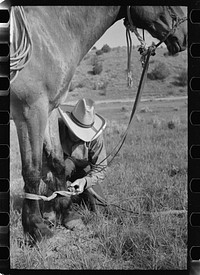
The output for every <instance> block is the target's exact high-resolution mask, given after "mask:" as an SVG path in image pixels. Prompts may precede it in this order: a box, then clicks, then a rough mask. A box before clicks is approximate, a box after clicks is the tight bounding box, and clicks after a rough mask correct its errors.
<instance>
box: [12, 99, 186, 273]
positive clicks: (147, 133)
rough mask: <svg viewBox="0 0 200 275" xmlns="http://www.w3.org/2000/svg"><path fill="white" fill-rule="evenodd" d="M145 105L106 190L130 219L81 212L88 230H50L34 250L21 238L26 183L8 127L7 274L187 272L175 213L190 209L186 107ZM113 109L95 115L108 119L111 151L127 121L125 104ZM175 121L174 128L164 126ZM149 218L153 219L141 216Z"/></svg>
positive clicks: (181, 222) (182, 224) (180, 218)
mask: <svg viewBox="0 0 200 275" xmlns="http://www.w3.org/2000/svg"><path fill="white" fill-rule="evenodd" d="M148 106H149V109H148V108H147V107H146V108H145V107H144V106H142V105H141V110H145V111H142V112H139V114H138V116H140V120H138V119H135V121H134V123H133V125H132V127H131V131H130V133H129V134H128V136H127V140H126V142H125V144H124V146H123V147H122V150H121V151H120V152H119V154H118V156H116V158H115V160H114V162H113V163H112V165H111V166H110V168H109V170H108V173H107V176H106V179H105V182H104V184H103V187H104V193H105V195H106V197H107V200H108V201H109V202H110V203H115V204H117V205H119V206H121V207H123V208H125V209H129V210H131V211H133V212H134V213H135V214H133V213H129V212H126V211H122V210H121V209H119V208H117V207H114V206H112V213H113V214H112V216H111V217H110V218H109V219H108V218H106V217H104V216H103V215H102V214H101V213H99V214H98V215H92V214H91V213H90V212H88V211H87V210H82V213H83V218H84V221H85V223H86V229H85V230H83V231H69V230H67V229H65V228H63V227H57V228H53V230H54V233H55V235H54V237H53V238H52V239H50V240H44V241H43V242H41V243H40V244H37V245H36V246H35V247H33V248H30V247H29V246H28V245H27V244H26V243H25V241H24V238H23V233H22V226H21V208H20V207H21V201H22V199H21V198H20V195H21V194H22V193H23V192H22V187H23V181H22V179H21V175H20V161H19V152H18V148H17V147H16V137H15V129H14V128H13V125H12V124H11V190H10V193H11V209H10V210H11V213H10V223H11V226H10V237H11V241H10V247H11V257H10V258H11V268H14V269H81V270H82V269H105V270H106V269H145V270H151V269H155V270H158V269H169V270H172V269H176V270H178V269H186V268H187V265H186V264H187V216H186V214H185V213H181V212H180V213H178V214H177V213H172V211H173V210H187V179H186V177H187V127H186V125H187V124H186V105H185V103H184V102H183V101H180V102H177V103H175V102H173V103H163V102H162V103H148ZM112 107H113V106H112V104H111V105H108V104H106V105H103V106H101V107H100V106H99V112H100V113H102V114H104V116H105V117H106V118H107V119H108V126H107V128H106V131H105V141H106V146H107V151H108V152H109V151H110V150H111V149H112V148H113V147H114V145H115V144H116V142H117V141H118V140H119V139H120V137H121V136H122V133H123V131H124V130H125V128H126V124H127V118H128V116H129V114H130V105H127V106H126V107H124V108H122V106H121V105H120V107H119V108H117V107H116V106H115V108H112ZM118 118H119V119H118ZM155 118H156V119H155ZM158 121H159V122H158ZM172 122H173V125H174V126H173V127H169V123H171V124H172ZM154 125H156V127H155V126H154ZM162 211H166V214H163V213H162ZM147 212H148V213H152V212H153V213H154V214H148V215H147V214H144V213H147ZM155 212H157V214H156V213H155Z"/></svg>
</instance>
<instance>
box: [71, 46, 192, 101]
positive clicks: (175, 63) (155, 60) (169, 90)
mask: <svg viewBox="0 0 200 275" xmlns="http://www.w3.org/2000/svg"><path fill="white" fill-rule="evenodd" d="M96 51H97V50H96V49H93V50H91V51H90V52H89V53H88V54H87V55H86V56H85V57H84V59H83V60H82V62H81V63H80V65H79V66H78V68H77V70H76V73H75V76H74V78H73V80H72V84H71V88H70V93H69V95H68V100H69V101H74V100H77V99H79V98H81V97H91V98H92V99H93V100H105V99H124V98H132V97H134V95H135V92H136V91H137V87H138V83H139V79H140V76H141V72H142V66H141V62H140V54H139V52H138V50H137V48H136V47H135V48H134V49H133V50H132V60H131V66H132V73H133V87H132V88H131V89H130V88H128V87H127V81H126V68H127V49H126V47H117V48H112V49H111V51H110V52H106V53H103V54H101V55H97V54H96ZM166 53H167V49H166V48H164V47H163V48H162V47H161V48H158V49H157V50H156V55H155V56H152V57H151V58H150V65H149V70H148V73H150V74H151V72H152V71H153V70H154V69H155V68H156V67H157V66H158V65H159V63H161V67H162V66H165V68H164V70H167V71H168V72H167V75H168V76H167V77H166V78H164V79H163V80H151V79H149V78H148V79H147V82H146V85H145V88H144V92H143V97H145V98H147V97H166V96H183V95H186V94H187V85H184V84H183V85H181V83H178V80H177V77H178V76H179V75H180V74H181V73H182V72H184V71H185V74H183V75H184V76H185V75H186V76H187V51H184V52H181V53H179V54H178V55H177V56H169V55H167V54H166ZM99 64H100V65H99ZM94 66H96V67H95V69H99V70H100V71H101V66H102V71H101V73H100V74H96V75H94V74H93V72H92V71H93V67H94ZM159 68H160V67H158V70H159Z"/></svg>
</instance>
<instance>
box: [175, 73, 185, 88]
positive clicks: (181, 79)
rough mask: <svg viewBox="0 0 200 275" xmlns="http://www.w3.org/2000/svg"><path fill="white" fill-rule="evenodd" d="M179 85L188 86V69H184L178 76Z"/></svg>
mask: <svg viewBox="0 0 200 275" xmlns="http://www.w3.org/2000/svg"><path fill="white" fill-rule="evenodd" d="M176 84H177V85H178V86H182V87H184V86H186V85H187V70H186V69H183V70H182V71H181V72H180V74H179V75H178V76H177V83H176Z"/></svg>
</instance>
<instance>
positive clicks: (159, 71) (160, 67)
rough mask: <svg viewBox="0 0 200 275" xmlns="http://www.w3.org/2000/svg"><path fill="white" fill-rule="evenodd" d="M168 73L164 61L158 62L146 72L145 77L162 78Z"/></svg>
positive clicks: (151, 78)
mask: <svg viewBox="0 0 200 275" xmlns="http://www.w3.org/2000/svg"><path fill="white" fill-rule="evenodd" d="M169 74H170V71H169V69H168V68H167V66H166V65H165V63H162V62H159V63H158V64H157V65H156V66H155V68H154V69H153V70H152V71H151V72H150V73H148V74H147V77H148V78H149V79H150V80H164V79H165V78H167V77H168V76H169Z"/></svg>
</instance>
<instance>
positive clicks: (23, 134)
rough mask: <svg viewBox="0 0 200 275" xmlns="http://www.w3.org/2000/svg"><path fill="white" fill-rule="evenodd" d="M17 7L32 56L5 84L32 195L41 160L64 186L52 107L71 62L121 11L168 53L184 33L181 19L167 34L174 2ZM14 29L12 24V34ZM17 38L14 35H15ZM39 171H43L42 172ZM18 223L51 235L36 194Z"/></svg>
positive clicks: (63, 90) (61, 97)
mask: <svg viewBox="0 0 200 275" xmlns="http://www.w3.org/2000/svg"><path fill="white" fill-rule="evenodd" d="M15 9H17V7H12V10H13V12H15ZM23 10H24V15H25V16H26V18H28V25H29V36H30V38H31V41H32V48H31V49H32V55H31V58H30V60H29V62H28V63H27V64H26V65H25V66H24V67H21V68H20V70H19V72H18V75H17V77H16V78H15V79H14V80H13V81H12V82H11V85H10V104H11V115H12V118H13V120H14V123H15V125H16V129H17V135H18V140H19V146H20V155H21V161H22V176H23V180H24V183H25V184H24V191H25V193H26V194H35V195H37V194H39V192H40V190H39V189H40V182H41V178H42V171H43V169H42V167H43V166H44V165H43V163H44V162H45V161H46V162H47V165H46V166H48V167H49V169H50V170H51V171H52V174H53V176H54V179H53V180H54V186H56V188H57V190H66V183H65V182H66V180H65V167H64V162H63V159H62V157H61V156H62V152H61V150H62V149H61V147H60V145H59V142H58V137H57V136H56V135H55V134H54V133H58V132H59V129H58V124H57V123H56V119H57V118H56V116H55V115H54V112H52V111H53V110H54V109H55V108H57V107H58V106H59V105H60V104H62V103H63V102H65V101H66V98H67V94H68V90H69V87H70V83H71V80H72V77H73V75H74V73H75V70H76V68H77V66H78V65H79V63H80V62H81V60H82V59H83V57H84V56H85V54H86V53H87V52H88V51H89V50H90V49H91V47H92V46H93V45H94V44H95V42H96V41H97V40H98V39H99V38H100V37H101V36H102V35H103V34H104V32H105V31H106V30H107V29H108V28H110V27H111V26H112V25H113V24H114V23H115V22H116V21H118V20H121V19H123V18H124V19H125V20H126V21H128V17H127V10H128V11H129V20H130V18H131V20H132V22H133V24H134V25H135V27H138V28H142V29H145V30H147V31H148V32H149V33H150V34H151V35H152V36H153V37H155V38H157V39H158V40H160V41H162V40H164V43H165V44H166V46H167V48H168V50H169V52H170V53H171V54H176V53H178V52H180V51H183V50H185V49H186V37H187V32H186V22H182V23H181V24H179V25H178V27H176V28H175V30H174V31H173V32H172V33H170V35H168V34H169V32H170V30H171V29H172V27H173V26H172V25H173V22H174V21H176V20H179V19H181V18H183V17H184V13H183V11H182V9H181V8H180V7H175V6H170V7H169V6H131V7H129V9H127V7H125V6H122V7H120V6H105V7H103V6H26V7H24V8H23ZM18 26H19V23H18ZM22 28H23V27H22ZM16 30H17V29H15V28H14V30H13V31H14V33H15V32H16ZM167 35H168V36H167ZM20 37H21V36H20V34H19V37H18V38H17V39H18V40H20ZM165 38H166V39H165ZM15 42H16V43H11V47H10V51H11V54H12V52H14V50H15V48H14V45H17V43H18V42H19V41H15ZM49 117H50V118H51V119H48V118H49ZM55 144H56V146H55ZM43 148H45V156H46V158H45V159H44V158H43V155H44V154H43ZM45 174H46V175H48V171H46V173H45ZM46 181H47V182H50V181H51V180H50V179H46ZM60 202H62V203H61V204H60V207H65V199H63V201H62V199H60ZM66 205H67V202H66ZM22 224H23V230H24V233H25V235H27V234H28V235H30V236H31V237H32V238H33V239H34V240H36V241H40V240H41V239H42V238H43V237H46V238H49V237H52V236H53V233H52V231H51V229H50V228H49V227H48V226H47V225H46V224H45V223H44V222H43V219H42V216H41V212H40V208H39V201H38V199H37V198H35V199H33V198H32V199H30V198H26V197H25V198H24V200H23V207H22Z"/></svg>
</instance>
